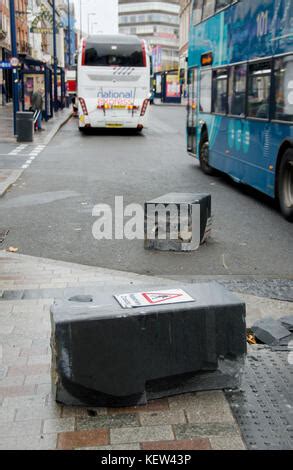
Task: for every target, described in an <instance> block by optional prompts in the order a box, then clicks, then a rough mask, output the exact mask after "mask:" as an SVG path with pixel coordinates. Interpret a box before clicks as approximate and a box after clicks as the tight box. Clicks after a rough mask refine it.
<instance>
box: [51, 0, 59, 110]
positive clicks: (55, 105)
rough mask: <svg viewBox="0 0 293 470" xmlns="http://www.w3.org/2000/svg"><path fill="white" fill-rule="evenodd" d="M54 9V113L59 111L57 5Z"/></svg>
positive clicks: (53, 5)
mask: <svg viewBox="0 0 293 470" xmlns="http://www.w3.org/2000/svg"><path fill="white" fill-rule="evenodd" d="M52 7H53V62H54V111H55V112H56V111H58V82H57V41H56V4H55V0H53V1H52Z"/></svg>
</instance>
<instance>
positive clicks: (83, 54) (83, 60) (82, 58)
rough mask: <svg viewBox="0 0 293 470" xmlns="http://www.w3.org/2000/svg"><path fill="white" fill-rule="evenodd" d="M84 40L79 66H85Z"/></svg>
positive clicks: (84, 41)
mask: <svg viewBox="0 0 293 470" xmlns="http://www.w3.org/2000/svg"><path fill="white" fill-rule="evenodd" d="M85 50H86V40H85V39H84V40H83V41H82V53H81V65H85Z"/></svg>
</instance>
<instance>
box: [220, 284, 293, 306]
mask: <svg viewBox="0 0 293 470" xmlns="http://www.w3.org/2000/svg"><path fill="white" fill-rule="evenodd" d="M218 282H219V283H220V284H222V285H223V286H225V287H226V288H227V289H230V290H232V291H236V292H242V293H243V294H250V295H256V296H258V297H264V298H268V299H276V300H283V301H286V302H293V280H291V279H242V280H239V279H233V280H218Z"/></svg>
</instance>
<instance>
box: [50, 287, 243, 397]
mask: <svg viewBox="0 0 293 470" xmlns="http://www.w3.org/2000/svg"><path fill="white" fill-rule="evenodd" d="M124 292H125V287H124V288H120V289H119V288H118V289H117V288H116V287H115V288H114V287H113V288H112V289H111V288H110V287H108V288H106V287H105V288H103V289H100V290H99V291H98V292H94V291H92V290H91V289H89V291H88V293H87V295H86V296H85V297H84V296H79V293H78V291H77V293H76V296H74V297H72V298H71V299H67V300H62V301H57V302H55V303H54V305H53V306H52V307H51V323H52V337H51V348H52V382H53V390H54V396H55V399H56V401H57V402H60V403H63V404H65V405H90V406H132V405H142V404H145V403H147V401H148V400H151V399H155V398H161V397H164V396H170V395H176V394H178V393H184V392H193V391H199V390H216V389H225V388H231V389H233V388H238V387H239V386H240V382H241V374H242V370H243V365H244V359H245V355H246V324H245V305H244V304H243V303H241V302H240V301H239V300H238V299H237V297H236V296H234V295H233V294H231V293H230V292H228V291H227V290H225V288H223V287H222V286H220V285H218V284H217V283H207V284H197V285H196V284H194V285H184V286H179V287H178V288H176V289H174V288H172V286H171V287H170V288H168V289H167V291H166V287H164V288H162V289H161V290H159V291H156V292H154V291H153V290H151V289H147V286H146V289H145V290H143V291H142V292H141V293H139V294H138V293H137V288H136V289H135V288H134V287H133V288H132V289H130V291H129V292H128V295H122V296H119V295H118V294H123V293H124ZM115 295H117V298H115V297H114V296H115ZM117 299H118V300H119V301H118V300H117ZM125 303H126V304H125Z"/></svg>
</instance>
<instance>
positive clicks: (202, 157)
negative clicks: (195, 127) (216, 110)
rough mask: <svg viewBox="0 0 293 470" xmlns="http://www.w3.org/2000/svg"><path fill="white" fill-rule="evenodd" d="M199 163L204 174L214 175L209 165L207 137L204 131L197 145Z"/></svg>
mask: <svg viewBox="0 0 293 470" xmlns="http://www.w3.org/2000/svg"><path fill="white" fill-rule="evenodd" d="M199 163H200V167H201V169H202V171H203V172H204V173H205V174H206V175H214V174H215V170H214V169H213V168H212V167H211V166H210V165H209V139H208V135H207V133H206V132H204V133H203V134H202V137H201V140H200V145H199Z"/></svg>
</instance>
